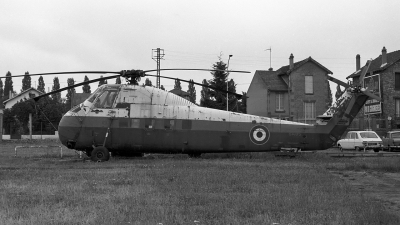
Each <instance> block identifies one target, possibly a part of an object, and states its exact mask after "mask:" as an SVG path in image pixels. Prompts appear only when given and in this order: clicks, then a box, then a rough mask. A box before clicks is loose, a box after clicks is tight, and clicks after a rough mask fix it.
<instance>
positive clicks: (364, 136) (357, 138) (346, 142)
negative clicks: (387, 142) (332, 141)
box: [337, 131, 383, 152]
mask: <svg viewBox="0 0 400 225" xmlns="http://www.w3.org/2000/svg"><path fill="white" fill-rule="evenodd" d="M337 145H338V147H339V149H340V150H341V151H343V149H355V150H356V151H360V150H364V149H373V150H374V152H379V150H382V148H383V145H382V139H381V138H380V137H379V136H378V135H377V134H376V133H375V132H374V131H350V132H349V133H347V135H346V137H345V138H343V139H340V140H339V141H338V143H337Z"/></svg>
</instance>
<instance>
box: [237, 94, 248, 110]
mask: <svg viewBox="0 0 400 225" xmlns="http://www.w3.org/2000/svg"><path fill="white" fill-rule="evenodd" d="M238 111H239V112H240V113H247V93H246V92H242V99H241V100H240V101H239V110H238Z"/></svg>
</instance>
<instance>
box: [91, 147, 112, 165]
mask: <svg viewBox="0 0 400 225" xmlns="http://www.w3.org/2000/svg"><path fill="white" fill-rule="evenodd" d="M90 159H91V160H92V161H94V162H104V161H108V160H109V159H110V152H109V151H108V150H107V148H106V147H103V146H98V147H95V148H94V149H93V151H92V153H91V156H90Z"/></svg>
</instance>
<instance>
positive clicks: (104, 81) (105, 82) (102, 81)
mask: <svg viewBox="0 0 400 225" xmlns="http://www.w3.org/2000/svg"><path fill="white" fill-rule="evenodd" d="M100 78H103V75H101V76H100ZM103 84H107V80H100V81H99V87H100V86H101V85H103Z"/></svg>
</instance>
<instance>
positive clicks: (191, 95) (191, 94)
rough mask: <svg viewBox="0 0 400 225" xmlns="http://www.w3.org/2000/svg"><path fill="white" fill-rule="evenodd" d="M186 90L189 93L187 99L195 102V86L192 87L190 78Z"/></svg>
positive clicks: (192, 82) (192, 83)
mask: <svg viewBox="0 0 400 225" xmlns="http://www.w3.org/2000/svg"><path fill="white" fill-rule="evenodd" d="M187 92H188V93H189V101H191V102H193V103H196V88H195V87H194V81H193V80H192V79H190V80H189V86H188V91H187Z"/></svg>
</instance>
